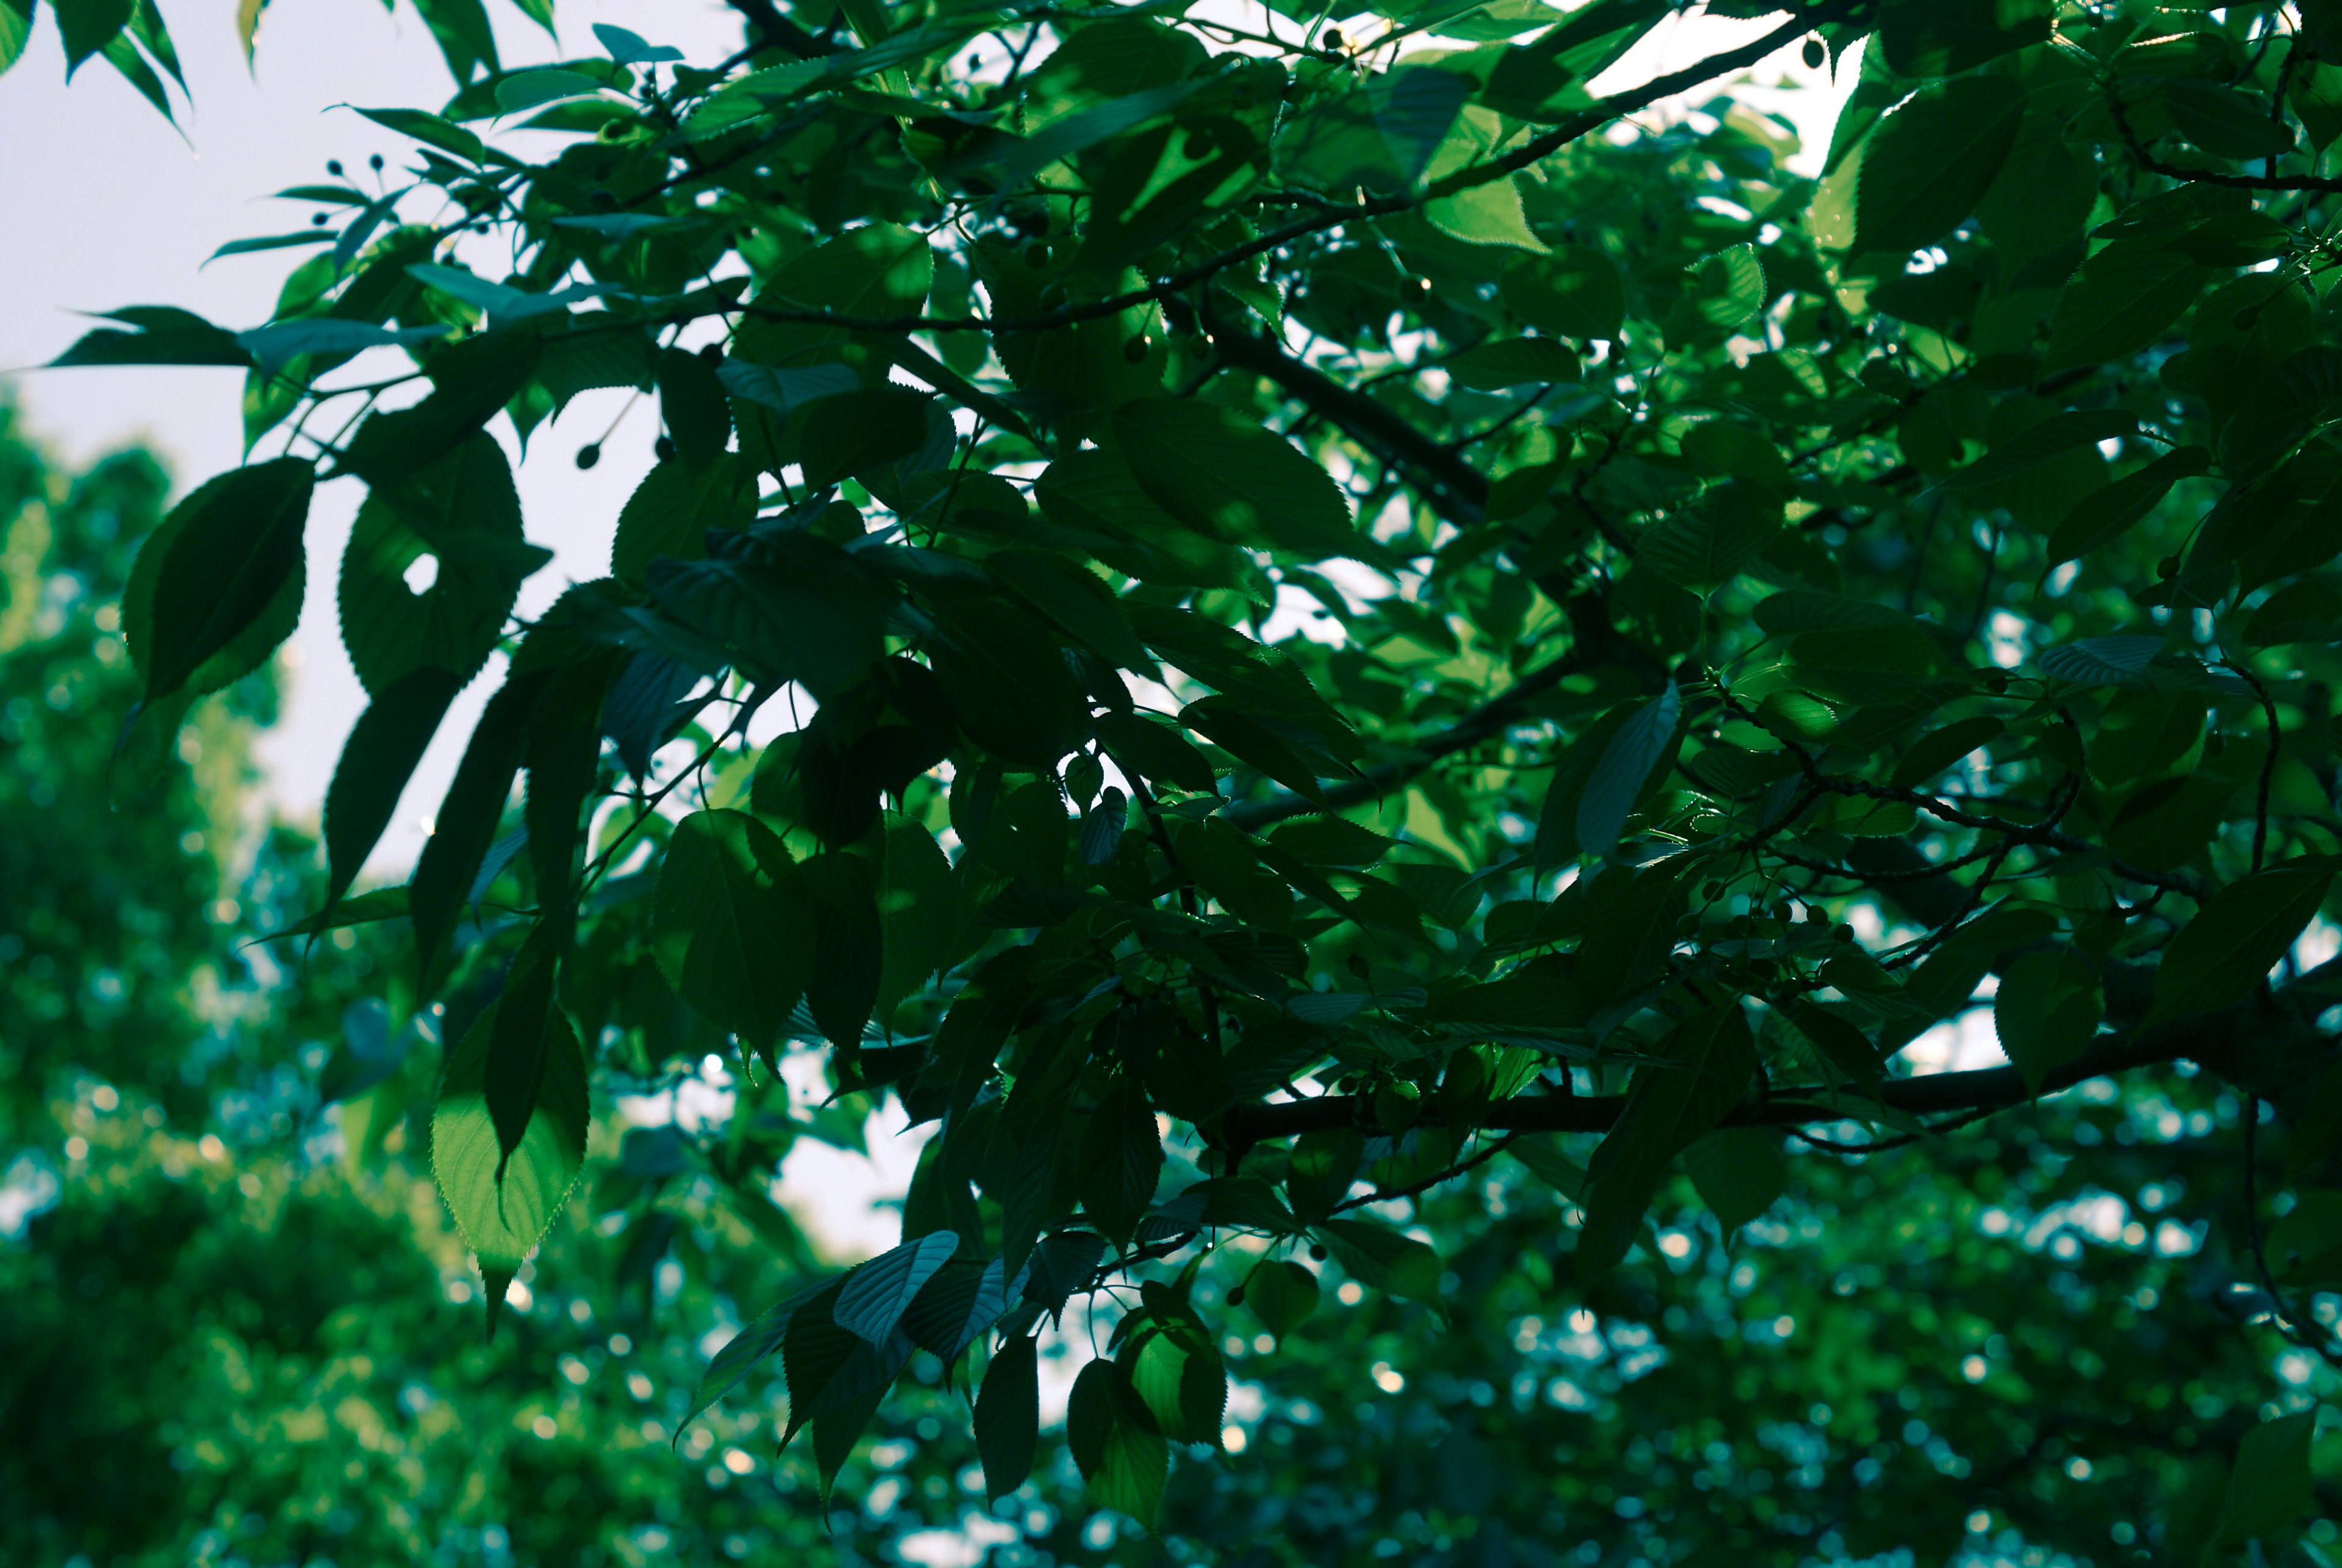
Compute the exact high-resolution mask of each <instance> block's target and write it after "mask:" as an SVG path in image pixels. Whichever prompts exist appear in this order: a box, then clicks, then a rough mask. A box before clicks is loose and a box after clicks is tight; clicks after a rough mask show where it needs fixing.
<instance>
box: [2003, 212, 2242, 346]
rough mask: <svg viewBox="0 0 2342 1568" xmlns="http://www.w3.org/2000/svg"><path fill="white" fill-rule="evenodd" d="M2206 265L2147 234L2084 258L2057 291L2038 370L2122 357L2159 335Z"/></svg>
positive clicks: (2206, 278) (2198, 285)
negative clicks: (2058, 291) (2160, 243)
mask: <svg viewBox="0 0 2342 1568" xmlns="http://www.w3.org/2000/svg"><path fill="white" fill-rule="evenodd" d="M2211 279H2212V269H2211V268H2210V267H2207V266H2206V265H2204V264H2203V263H2201V262H2198V261H2195V260H2193V259H2191V258H2190V257H2188V256H2186V255H2181V254H2180V253H2179V252H2177V251H2175V250H2165V249H2163V248H2161V246H2160V245H2157V244H2156V243H2155V241H2154V239H2153V237H2152V236H2149V237H2147V238H2143V239H2126V240H2117V241H2116V242H2115V243H2114V244H2113V245H2108V246H2107V248H2106V249H2104V250H2102V251H2100V252H2098V254H2097V255H2094V256H2092V257H2090V259H2089V260H2087V261H2086V262H2084V263H2083V264H2082V266H2081V270H2080V271H2078V272H2077V273H2076V274H2075V275H2073V277H2072V278H2071V279H2070V280H2069V281H2068V282H2067V285H2066V286H2065V289H2064V291H2063V292H2061V293H2060V294H2059V295H2057V311H2056V313H2055V314H2054V315H2052V316H2051V317H2050V319H2049V352H2048V356H2047V359H2046V360H2045V361H2044V362H2043V364H2042V369H2043V370H2045V371H2055V370H2066V369H2069V368H2072V367H2074V366H2077V365H2102V364H2104V363H2106V362H2107V361H2108V360H2116V359H2124V358H2127V357H2128V356H2129V355H2133V354H2136V353H2137V352H2138V351H2139V350H2141V349H2143V348H2146V347H2147V346H2148V345H2152V344H2154V343H2155V342H2156V341H2157V340H2158V339H2160V338H2161V337H2162V336H2163V335H2164V334H2165V333H2166V332H2167V331H2168V330H2169V329H2170V326H2171V324H2172V323H2174V322H2176V321H2177V320H2178V319H2179V317H2180V314H2181V313H2182V312H2184V311H2185V310H2187V307H2188V306H2189V305H2193V304H2194V303H2195V302H2196V296H2197V295H2198V294H2201V293H2202V292H2203V290H2204V285H2206V284H2207V283H2208V282H2210V281H2211Z"/></svg>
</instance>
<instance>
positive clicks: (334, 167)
mask: <svg viewBox="0 0 2342 1568" xmlns="http://www.w3.org/2000/svg"><path fill="white" fill-rule="evenodd" d="M325 173H327V174H329V175H333V176H334V177H335V179H340V178H341V177H342V160H341V159H339V158H327V159H326V160H325Z"/></svg>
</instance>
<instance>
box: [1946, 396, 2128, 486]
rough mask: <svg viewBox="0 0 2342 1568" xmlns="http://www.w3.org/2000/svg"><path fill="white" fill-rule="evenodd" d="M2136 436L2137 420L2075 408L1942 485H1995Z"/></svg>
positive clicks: (2035, 427) (2108, 411) (2114, 411)
mask: <svg viewBox="0 0 2342 1568" xmlns="http://www.w3.org/2000/svg"><path fill="white" fill-rule="evenodd" d="M2137 434H2138V416H2137V414H2126V413H2124V412H2123V411H2122V410H2121V409H2118V408H2077V409H2072V410H2069V411H2067V413H2064V414H2051V415H2050V416H2049V417H2048V418H2047V419H2045V420H2043V421H2042V422H2041V423H2040V424H2034V425H2028V426H2027V428H2025V429H2024V430H2022V431H2020V432H2018V433H2017V434H2016V435H2013V436H2011V437H2010V438H2009V439H2008V440H2007V441H2004V442H2002V443H2001V444H1999V445H1997V446H1996V447H1994V448H1993V449H1992V450H1991V451H1989V452H1987V453H1986V454H1984V455H1983V456H1982V457H1979V458H1977V460H1976V461H1975V462H1974V463H1971V464H1968V465H1967V467H1965V468H1962V469H1960V470H1958V471H1957V473H1955V474H1952V475H1951V476H1950V477H1949V478H1947V479H1946V480H1945V481H1944V488H1945V489H1947V490H1965V489H1974V488H1976V487H1977V486H1978V485H1984V484H1999V483H2000V482H2001V481H2003V480H2005V479H2010V478H2014V477H2015V476H2016V475H2017V474H2024V473H2027V472H2028V471H2029V470H2032V469H2035V468H2038V467H2039V466H2041V464H2045V463H2047V462H2049V461H2051V460H2052V459H2054V458H2057V457H2058V456H2060V455H2062V454H2065V453H2068V452H2072V451H2074V450H2076V449H2077V448H2079V447H2084V446H2094V445H2096V444H2097V443H2099V442H2101V441H2112V440H2115V439H2117V437H2120V436H2126V435H2137Z"/></svg>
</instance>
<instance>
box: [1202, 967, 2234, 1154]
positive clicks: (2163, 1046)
mask: <svg viewBox="0 0 2342 1568" xmlns="http://www.w3.org/2000/svg"><path fill="white" fill-rule="evenodd" d="M2248 1005H2249V1004H2242V1003H2240V1004H2237V1005H2236V1006H2233V1007H2229V1008H2226V1009H2223V1010H2222V1011H2220V1012H2217V1013H2205V1014H2195V1015H2194V1016H2192V1017H2187V1018H2177V1019H2173V1020H2171V1021H2170V1022H2168V1023H2166V1024H2157V1025H2156V1026H2155V1027H2153V1028H2150V1029H2147V1030H2144V1031H2141V1032H2140V1033H2138V1034H2135V1035H2113V1034H2110V1035H2107V1036H2105V1037H2103V1038H2102V1039H2101V1040H2100V1041H2099V1042H2098V1043H2097V1044H2096V1045H2094V1046H2093V1047H2092V1049H2090V1050H2089V1051H2087V1052H2086V1053H2084V1054H2082V1055H2081V1056H2079V1057H2077V1058H2076V1059H2075V1060H2073V1061H2071V1062H2068V1063H2067V1064H2064V1065H2063V1066H2060V1067H2056V1068H2052V1069H2051V1070H2050V1071H2049V1072H2048V1074H2046V1075H2045V1076H2044V1077H2043V1079H2042V1084H2041V1093H2042V1094H2056V1093H2057V1092H2058V1091H2059V1090H2062V1089H2070V1088H2072V1087H2073V1086H2074V1085H2075V1084H2081V1083H2086V1082H2087V1081H2088V1080H2090V1079H2092V1078H2103V1077H2107V1076H2109V1075H2111V1074H2117V1073H2124V1072H2128V1071H2130V1070H2132V1069H2134V1068H2138V1067H2147V1066H2153V1065H2155V1064H2158V1063H2164V1062H2176V1061H2179V1060H2181V1059H2183V1058H2184V1059H2188V1060H2193V1061H2197V1062H2207V1063H2218V1062H2224V1061H2226V1060H2227V1059H2228V1058H2229V1056H2230V1055H2231V1054H2233V1051H2234V1048H2235V1044H2236V1039H2237V1036H2238V1035H2239V1034H2241V1033H2242V1032H2243V1031H2244V1030H2246V1029H2247V1028H2249V1027H2250V1026H2251V1024H2250V1020H2249V1019H2248V1017H2247V1010H2248ZM1846 1093H1847V1092H1846V1091H1833V1090H1829V1089H1827V1088H1824V1087H1821V1086H1818V1085H1807V1086H1805V1087H1796V1086H1791V1087H1787V1088H1784V1089H1782V1090H1779V1091H1777V1092H1776V1093H1775V1094H1773V1095H1772V1096H1770V1097H1768V1098H1766V1099H1761V1100H1758V1099H1750V1100H1746V1101H1743V1102H1742V1103H1741V1104H1740V1106H1739V1108H1738V1109H1737V1110H1736V1111H1734V1112H1733V1113H1732V1114H1730V1115H1728V1116H1726V1118H1725V1119H1724V1120H1725V1124H1726V1126H1736V1127H1794V1126H1804V1125H1810V1124H1814V1123H1817V1122H1841V1121H1847V1120H1849V1119H1855V1120H1858V1119H1860V1117H1861V1114H1862V1111H1861V1107H1860V1106H1859V1105H1856V1104H1837V1103H1831V1102H1834V1101H1837V1099H1838V1098H1839V1097H1840V1095H1841V1094H1846ZM1814 1096H1827V1099H1821V1098H1815V1097H1814ZM2032 1097H2033V1095H2032V1094H2031V1092H2030V1091H2029V1090H2027V1087H2026V1084H2025V1076H2024V1074H2021V1073H2019V1072H2018V1071H2017V1069H2016V1068H2015V1067H2014V1066H2007V1067H1985V1068H1979V1069H1977V1071H1974V1072H1969V1073H1936V1074H1928V1075H1927V1076H1925V1077H1917V1078H1890V1079H1888V1080H1887V1082H1886V1083H1885V1084H1881V1085H1880V1086H1879V1092H1878V1099H1877V1104H1878V1105H1879V1106H1880V1107H1881V1108H1882V1109H1883V1110H1885V1111H1887V1112H1892V1113H1897V1114H1903V1115H1910V1116H1931V1115H1943V1114H1955V1113H1959V1112H1967V1111H1983V1110H1998V1109H2001V1108H2003V1107H2006V1106H2009V1105H2015V1104H2020V1103H2022V1102H2023V1101H2026V1100H2027V1099H2030V1098H2032ZM1627 1098H1628V1096H1626V1095H1624V1094H1606V1095H1586V1094H1577V1095H1563V1094H1552V1095H1537V1096H1531V1097H1525V1098H1521V1099H1514V1100H1503V1101H1499V1102H1497V1103H1496V1104H1493V1105H1491V1106H1489V1107H1488V1108H1487V1110H1486V1111H1485V1112H1484V1113H1482V1114H1480V1115H1479V1116H1478V1117H1477V1118H1476V1119H1475V1125H1476V1126H1477V1127H1478V1128H1480V1129H1481V1130H1483V1131H1489V1132H1504V1133H1603V1132H1607V1131H1608V1130H1609V1129H1610V1127H1611V1125H1612V1124H1614V1123H1616V1121H1617V1119H1618V1114H1619V1113H1620V1112H1621V1111H1622V1110H1624V1109H1625V1108H1626V1102H1627ZM1374 1125H1376V1123H1375V1120H1374V1105H1373V1102H1372V1100H1371V1098H1370V1097H1368V1096H1365V1095H1356V1094H1324V1095H1319V1096H1318V1097H1316V1098H1315V1099H1309V1100H1294V1101H1287V1102H1284V1103H1281V1104H1249V1105H1237V1106H1234V1107H1232V1108H1231V1109H1229V1110H1228V1111H1227V1112H1226V1113H1225V1115H1224V1119H1223V1121H1222V1124H1221V1139H1222V1141H1224V1142H1226V1143H1227V1144H1230V1145H1232V1146H1234V1147H1235V1148H1237V1149H1240V1150H1241V1149H1249V1148H1251V1147H1252V1146H1253V1145H1254V1144H1260V1143H1265V1142H1267V1141H1268V1140H1270V1139H1275V1138H1289V1137H1295V1136H1297V1135H1299V1134H1304V1133H1322V1132H1336V1131H1339V1130H1340V1129H1342V1128H1345V1127H1361V1128H1366V1127H1372V1126H1374Z"/></svg>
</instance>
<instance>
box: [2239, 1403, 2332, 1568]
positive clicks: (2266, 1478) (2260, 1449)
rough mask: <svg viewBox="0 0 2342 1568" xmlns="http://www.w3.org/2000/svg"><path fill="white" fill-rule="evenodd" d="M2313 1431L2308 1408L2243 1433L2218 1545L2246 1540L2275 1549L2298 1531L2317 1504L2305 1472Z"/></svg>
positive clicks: (2312, 1412)
mask: <svg viewBox="0 0 2342 1568" xmlns="http://www.w3.org/2000/svg"><path fill="white" fill-rule="evenodd" d="M2316 1433H2317V1411H2316V1410H2315V1409H2314V1408H2313V1409H2309V1410H2303V1411H2297V1412H2295V1413H2293V1414H2291V1415H2280V1416H2277V1418H2275V1419H2274V1420H2270V1421H2264V1422H2262V1423H2260V1424H2259V1425H2258V1426H2256V1427H2254V1428H2253V1429H2252V1430H2250V1431H2249V1432H2247V1433H2245V1435H2244V1440H2243V1441H2242V1442H2241V1443H2237V1466H2236V1469H2235V1470H2234V1471H2233V1472H2231V1473H2230V1474H2229V1476H2228V1492H2227V1497H2226V1498H2225V1499H2224V1500H2223V1501H2222V1503H2221V1504H2220V1524H2219V1530H2218V1533H2217V1539H2218V1540H2220V1541H2222V1542H2226V1543H2229V1544H2230V1545H2232V1546H2234V1545H2242V1544H2243V1543H2246V1542H2247V1541H2261V1542H2265V1543H2268V1544H2270V1545H2272V1546H2274V1545H2275V1544H2276V1543H2278V1542H2281V1541H2287V1540H2290V1539H2291V1538H2292V1537H2293V1536H2294V1535H2295V1534H2296V1533H2298V1532H2299V1531H2300V1529H2301V1527H2302V1522H2303V1519H2304V1517H2305V1516H2306V1515H2307V1513H2309V1511H2310V1508H2311V1505H2312V1504H2313V1503H2315V1502H2316V1501H2317V1497H2316V1490H2315V1482H2314V1479H2313V1477H2312V1476H2311V1474H2310V1467H2309V1449H2310V1440H2311V1438H2312V1437H2314V1436H2315V1435H2316Z"/></svg>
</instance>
